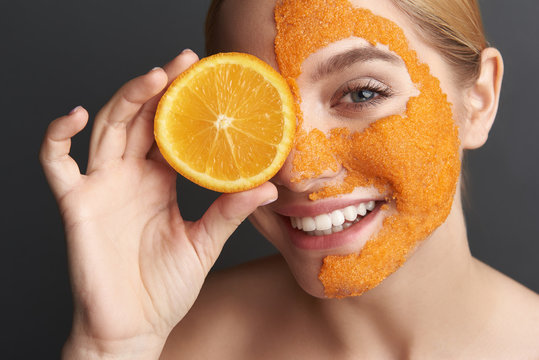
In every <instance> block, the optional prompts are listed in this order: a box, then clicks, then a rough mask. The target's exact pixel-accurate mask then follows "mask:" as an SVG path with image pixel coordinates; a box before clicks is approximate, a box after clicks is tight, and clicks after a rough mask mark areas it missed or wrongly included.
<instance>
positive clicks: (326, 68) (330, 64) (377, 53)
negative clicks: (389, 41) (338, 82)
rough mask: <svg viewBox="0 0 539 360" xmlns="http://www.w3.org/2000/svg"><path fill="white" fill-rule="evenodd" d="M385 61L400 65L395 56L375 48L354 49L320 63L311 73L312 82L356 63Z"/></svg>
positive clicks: (400, 61) (399, 60)
mask: <svg viewBox="0 0 539 360" xmlns="http://www.w3.org/2000/svg"><path fill="white" fill-rule="evenodd" d="M376 60H381V61H387V62H389V63H392V64H401V63H402V60H401V58H400V57H398V56H397V55H394V54H392V53H390V52H387V51H384V50H381V49H378V48H375V47H361V48H354V49H351V50H348V51H345V52H342V53H340V54H337V55H334V56H332V57H330V58H329V59H328V60H327V61H325V62H323V63H321V64H320V65H319V66H318V68H317V69H316V71H315V72H314V73H313V76H312V80H313V81H316V80H320V79H321V78H323V77H326V76H328V75H331V74H332V73H335V72H338V71H342V70H344V69H346V68H347V67H349V66H351V65H353V64H355V63H357V62H368V61H376Z"/></svg>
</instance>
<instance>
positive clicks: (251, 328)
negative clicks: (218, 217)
mask: <svg viewBox="0 0 539 360" xmlns="http://www.w3.org/2000/svg"><path fill="white" fill-rule="evenodd" d="M301 292H302V290H301V289H300V288H299V287H298V286H297V285H296V282H295V280H294V278H293V277H292V275H291V274H290V272H289V271H288V267H287V265H286V263H285V261H284V260H283V259H282V257H281V256H280V255H275V256H271V257H268V258H263V259H258V260H255V261H253V262H249V263H246V264H242V265H240V266H237V267H234V268H231V269H227V270H224V271H219V272H215V273H212V274H210V275H209V276H208V278H207V280H206V282H205V283H204V286H203V288H202V291H201V293H200V295H199V297H198V298H197V300H196V302H195V304H194V305H193V307H192V308H191V310H190V311H189V313H188V314H187V316H186V317H185V318H184V319H183V320H182V321H181V322H180V323H179V324H178V325H177V326H176V328H175V329H174V330H173V332H172V333H171V334H170V336H169V338H168V340H167V344H166V346H165V349H164V351H163V355H162V359H183V358H189V359H214V358H215V359H227V358H242V356H241V355H242V354H244V353H245V351H246V349H248V348H249V346H250V345H249V343H250V342H251V340H252V337H253V334H254V333H257V335H258V336H264V334H265V333H271V332H273V331H274V330H275V327H279V322H280V321H282V317H283V316H286V312H285V311H283V309H286V308H287V307H288V308H289V307H290V306H288V305H289V304H290V302H291V301H293V300H291V299H295V298H297V296H300V297H301V296H303V295H301Z"/></svg>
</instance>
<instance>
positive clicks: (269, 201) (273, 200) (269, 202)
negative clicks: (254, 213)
mask: <svg viewBox="0 0 539 360" xmlns="http://www.w3.org/2000/svg"><path fill="white" fill-rule="evenodd" d="M276 200H277V198H275V199H269V200H266V201H265V202H264V203H262V205H260V206H266V205H269V204H271V203H272V202H275V201H276Z"/></svg>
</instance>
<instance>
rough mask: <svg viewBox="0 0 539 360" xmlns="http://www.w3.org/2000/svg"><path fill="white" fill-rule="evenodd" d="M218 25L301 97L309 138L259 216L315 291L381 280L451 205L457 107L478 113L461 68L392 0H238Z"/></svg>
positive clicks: (222, 38) (228, 42) (303, 135)
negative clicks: (457, 72)
mask: <svg viewBox="0 0 539 360" xmlns="http://www.w3.org/2000/svg"><path fill="white" fill-rule="evenodd" d="M318 5H323V6H322V7H320V10H317V6H318ZM348 7H350V8H351V9H348ZM306 9H308V11H305V10H306ZM366 10H368V11H366ZM275 14H276V15H277V17H276V19H277V24H276V22H275V20H274V18H275ZM332 16H335V18H334V19H332V18H331V17H332ZM361 19H363V20H361ZM361 21H363V24H362V23H361ZM324 23H325V24H327V23H330V24H333V26H334V28H331V26H330V27H329V28H327V27H324V25H323V24H324ZM352 23H353V24H354V26H356V29H355V30H350V31H352V33H348V32H347V31H344V32H343V31H342V29H349V28H354V26H351V24H352ZM391 26H396V27H397V28H395V29H393V28H391ZM217 27H218V29H219V31H218V32H217V34H218V35H217V39H214V40H215V44H216V45H217V48H218V49H219V51H241V52H247V53H251V54H254V55H256V56H258V57H260V58H261V59H263V60H265V61H266V62H268V63H269V64H270V65H272V66H273V67H274V68H275V69H277V70H278V71H280V72H281V73H282V74H283V75H284V76H285V77H286V78H287V79H288V80H289V82H290V84H291V87H292V89H295V90H294V91H295V95H296V99H297V101H298V104H299V110H300V111H298V124H299V129H298V135H297V139H296V146H295V148H294V149H293V151H292V152H291V154H290V155H289V157H288V159H287V161H286V163H285V165H284V166H283V168H282V169H281V170H280V172H279V173H278V174H277V175H276V176H275V178H274V179H273V180H272V181H273V182H274V184H275V185H276V186H277V188H278V191H279V198H278V200H277V201H276V202H275V203H273V204H271V205H268V206H265V207H261V208H259V209H258V210H257V211H256V212H255V213H254V214H253V215H252V216H251V218H250V219H251V221H252V222H253V223H254V225H255V226H256V227H257V228H258V229H259V231H260V232H261V233H262V234H263V235H265V237H266V238H267V239H269V241H271V242H272V243H273V244H274V245H275V247H276V248H277V249H278V250H279V251H280V252H281V253H282V255H283V256H284V258H285V259H286V261H287V263H288V264H289V266H290V269H291V270H292V273H293V274H294V276H295V277H296V279H297V281H298V283H299V284H300V285H301V286H302V287H303V288H304V289H305V290H306V291H307V292H308V293H310V294H312V295H314V296H318V297H325V296H330V297H335V296H336V297H341V296H349V295H360V294H361V293H363V292H364V291H366V290H369V289H371V288H373V287H374V286H376V285H378V283H379V282H380V281H382V280H383V279H385V278H386V277H387V276H389V275H390V274H391V273H392V272H393V271H395V270H396V269H397V268H398V267H399V266H400V265H402V263H403V262H404V261H405V260H406V258H408V257H409V255H410V254H411V253H412V252H413V250H414V248H415V246H416V244H417V243H418V242H419V241H421V240H423V239H424V238H426V237H427V236H429V235H430V234H431V233H432V232H433V231H434V229H436V228H437V227H438V226H439V225H440V224H441V223H442V222H443V221H444V220H445V219H446V217H447V215H448V214H449V211H450V210H451V205H452V201H453V198H454V194H455V189H456V184H457V182H458V174H459V171H460V162H459V142H458V133H457V130H456V129H457V128H456V126H455V121H454V120H453V119H454V118H455V119H457V120H456V124H457V125H458V122H459V121H458V114H461V113H464V112H463V111H461V110H460V108H461V107H462V105H461V95H460V94H459V93H458V91H457V86H456V85H455V84H454V79H453V78H452V73H451V69H450V68H449V66H448V65H447V64H446V63H445V62H444V61H443V60H442V58H441V56H440V55H439V54H438V53H437V52H436V51H435V50H434V49H432V48H431V47H429V46H428V45H427V44H426V43H424V42H423V41H422V40H421V38H420V37H419V36H418V35H417V34H416V33H415V32H414V30H415V27H414V25H413V24H412V23H410V22H409V20H408V19H407V18H406V17H405V16H404V15H403V14H402V13H400V12H399V10H398V9H396V8H395V7H394V6H393V5H392V4H391V2H390V1H389V0H381V1H376V2H373V1H366V0H353V1H350V2H348V1H346V0H328V1H284V2H282V3H281V4H280V5H279V6H278V7H277V9H276V10H275V1H274V0H264V1H260V0H227V1H226V2H225V3H224V5H223V8H222V9H221V11H220V15H219V18H218V22H217ZM398 28H400V29H398ZM380 29H385V30H386V31H387V32H388V34H385V35H384V36H379V33H380V31H381V30H380ZM401 29H402V34H403V36H402V37H401V38H399V36H398V32H399V31H400V30H401ZM403 39H404V40H403ZM406 39H407V41H406ZM414 50H415V52H414ZM416 53H417V58H416V57H415V56H416V55H415V54H416ZM422 63H424V64H427V65H428V68H425V67H424V66H422V65H421V64H422ZM429 68H430V72H429ZM438 80H439V82H438ZM444 94H447V98H446V97H445V95H444ZM411 99H412V100H411ZM450 103H451V104H453V106H451V105H450ZM453 114H456V115H457V116H453ZM323 263H324V265H323V266H322V264H323ZM352 273H354V275H352ZM372 274H374V275H372Z"/></svg>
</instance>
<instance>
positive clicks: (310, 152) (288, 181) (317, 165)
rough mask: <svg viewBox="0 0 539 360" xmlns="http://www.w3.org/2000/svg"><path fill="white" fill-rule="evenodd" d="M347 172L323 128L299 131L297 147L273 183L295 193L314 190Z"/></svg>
mask: <svg viewBox="0 0 539 360" xmlns="http://www.w3.org/2000/svg"><path fill="white" fill-rule="evenodd" d="M343 173H344V168H343V166H342V163H341V161H339V159H338V158H337V156H336V154H334V152H333V150H332V146H331V143H330V140H329V139H328V138H327V136H326V135H325V134H324V133H323V132H322V131H320V130H316V129H315V130H311V131H310V132H309V133H308V134H306V133H305V132H303V131H300V134H299V135H298V136H297V138H296V143H295V146H294V147H293V149H292V151H291V152H290V154H289V155H288V157H287V158H286V160H285V162H284V165H283V167H282V168H281V169H280V170H279V172H278V173H277V174H276V175H275V176H274V177H273V179H272V182H273V183H274V184H276V185H281V186H284V187H286V188H288V189H289V190H291V191H293V192H308V193H312V192H315V191H317V190H320V189H321V188H322V187H324V186H326V185H327V184H328V183H329V182H331V181H332V180H335V179H336V178H337V177H339V176H340V175H342V174H343Z"/></svg>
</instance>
